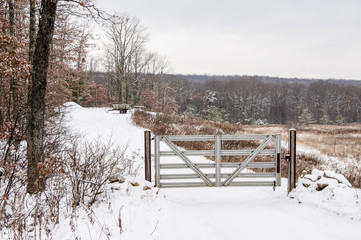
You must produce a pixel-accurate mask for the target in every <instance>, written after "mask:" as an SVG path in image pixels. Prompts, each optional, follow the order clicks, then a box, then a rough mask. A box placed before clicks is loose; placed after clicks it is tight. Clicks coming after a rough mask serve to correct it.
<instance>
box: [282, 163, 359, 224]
mask: <svg viewBox="0 0 361 240" xmlns="http://www.w3.org/2000/svg"><path fill="white" fill-rule="evenodd" d="M289 196H290V197H291V198H294V199H296V200H297V201H298V202H299V203H302V204H308V205H312V206H315V207H318V208H322V209H325V210H328V211H331V212H333V213H335V214H337V215H343V216H346V217H348V218H351V219H356V220H361V203H360V198H361V190H360V189H356V188H352V187H351V184H350V182H349V181H348V180H347V179H346V178H345V177H344V176H343V175H341V174H337V173H334V172H332V171H330V170H325V171H320V170H317V169H314V170H313V171H312V173H311V174H303V175H302V176H301V178H300V179H299V180H298V185H297V187H296V188H295V189H294V190H293V191H292V192H291V193H290V194H289Z"/></svg>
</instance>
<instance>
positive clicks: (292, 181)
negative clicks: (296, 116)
mask: <svg viewBox="0 0 361 240" xmlns="http://www.w3.org/2000/svg"><path fill="white" fill-rule="evenodd" d="M288 144H289V145H288V152H289V154H290V158H289V162H288V193H290V192H291V191H292V190H293V189H294V188H295V187H296V179H297V178H296V129H290V135H289V138H288Z"/></svg>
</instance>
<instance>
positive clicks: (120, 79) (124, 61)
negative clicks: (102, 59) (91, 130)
mask: <svg viewBox="0 0 361 240" xmlns="http://www.w3.org/2000/svg"><path fill="white" fill-rule="evenodd" d="M106 32H107V35H108V37H109V39H110V40H111V44H110V46H108V47H107V54H108V56H110V57H111V59H112V63H113V68H114V72H115V80H116V89H117V100H118V101H119V102H124V101H126V102H129V101H131V99H130V96H131V94H130V93H131V91H132V83H133V80H134V79H135V78H136V77H137V76H135V75H134V74H135V73H138V72H139V71H138V67H140V66H141V65H142V64H140V61H141V59H142V58H141V56H142V55H143V54H144V52H145V48H144V45H145V42H146V40H147V35H146V33H145V28H144V27H143V26H142V25H141V23H140V21H139V19H137V18H135V17H130V16H128V15H122V16H119V18H118V19H117V21H116V22H112V23H111V24H110V26H109V27H108V29H107V31H106Z"/></svg>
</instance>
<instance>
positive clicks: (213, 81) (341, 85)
mask: <svg viewBox="0 0 361 240" xmlns="http://www.w3.org/2000/svg"><path fill="white" fill-rule="evenodd" d="M167 78H168V81H170V82H171V83H172V87H173V88H174V90H175V91H174V97H175V99H176V102H177V104H178V105H179V111H180V112H183V113H187V114H192V115H197V116H201V117H204V118H207V119H212V120H217V121H220V120H227V121H230V122H240V123H243V124H265V123H272V124H295V125H297V124H309V123H321V124H342V123H349V122H361V81H354V80H353V81H350V80H344V81H341V80H305V79H281V78H270V77H259V76H252V77H250V76H230V77H226V76H197V75H196V76H194V75H168V76H167Z"/></svg>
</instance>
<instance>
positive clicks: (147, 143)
mask: <svg viewBox="0 0 361 240" xmlns="http://www.w3.org/2000/svg"><path fill="white" fill-rule="evenodd" d="M151 151H152V150H151V140H150V131H144V162H145V180H147V181H149V182H151V181H152V171H151Z"/></svg>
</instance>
